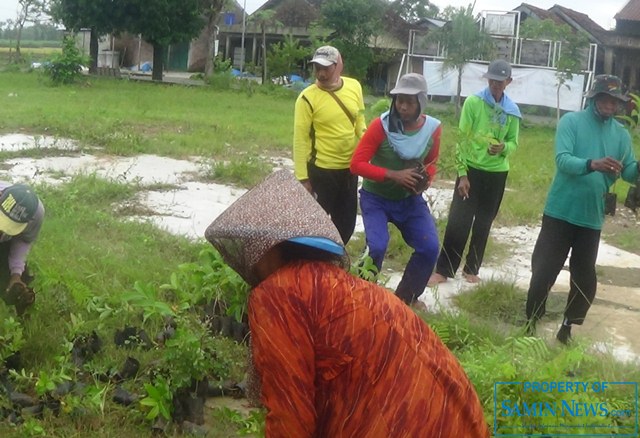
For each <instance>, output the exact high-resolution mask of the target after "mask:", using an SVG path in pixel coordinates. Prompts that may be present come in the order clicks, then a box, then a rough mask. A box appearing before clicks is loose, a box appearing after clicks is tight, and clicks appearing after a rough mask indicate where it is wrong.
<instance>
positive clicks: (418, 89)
mask: <svg viewBox="0 0 640 438" xmlns="http://www.w3.org/2000/svg"><path fill="white" fill-rule="evenodd" d="M426 92H427V80H426V79H425V78H424V76H422V75H421V74H419V73H407V74H406V75H403V76H402V77H401V78H400V79H399V80H398V84H397V85H396V86H395V88H394V89H393V90H391V91H389V94H392V95H393V94H410V95H416V94H420V93H425V94H426Z"/></svg>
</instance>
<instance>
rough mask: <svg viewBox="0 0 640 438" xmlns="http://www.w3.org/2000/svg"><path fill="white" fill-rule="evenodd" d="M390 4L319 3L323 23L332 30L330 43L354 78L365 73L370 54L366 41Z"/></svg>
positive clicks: (368, 0)
mask: <svg viewBox="0 0 640 438" xmlns="http://www.w3.org/2000/svg"><path fill="white" fill-rule="evenodd" d="M389 7H390V6H389V4H388V3H387V2H386V1H384V0H328V1H327V2H325V3H324V4H323V5H322V9H321V12H322V15H323V24H324V25H326V26H327V27H329V28H331V29H333V30H334V33H333V34H332V44H333V45H335V46H336V48H338V50H340V52H341V53H342V55H343V58H344V59H346V60H347V62H345V71H346V72H347V73H349V74H351V75H352V76H354V77H355V78H357V79H360V80H362V79H364V78H365V76H366V73H367V69H368V67H369V64H370V63H371V60H372V56H373V55H372V52H371V48H370V47H369V40H370V38H371V37H372V36H373V35H375V34H377V33H378V31H379V29H380V27H381V26H382V17H383V16H384V13H385V11H386V9H387V8H389Z"/></svg>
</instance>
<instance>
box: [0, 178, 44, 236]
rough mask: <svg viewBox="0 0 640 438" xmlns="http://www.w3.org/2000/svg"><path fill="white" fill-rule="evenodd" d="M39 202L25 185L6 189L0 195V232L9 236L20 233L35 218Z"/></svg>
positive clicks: (15, 185) (16, 185)
mask: <svg viewBox="0 0 640 438" xmlns="http://www.w3.org/2000/svg"><path fill="white" fill-rule="evenodd" d="M39 202H40V201H39V200H38V197H37V196H36V194H35V193H34V192H33V190H32V189H31V187H29V186H27V185H24V184H14V185H11V186H9V187H6V188H5V189H4V190H3V191H2V195H0V232H2V233H4V234H6V235H9V236H17V235H18V234H20V233H22V232H23V231H24V229H25V228H27V225H29V222H30V221H31V220H32V219H33V218H34V217H35V215H36V212H37V210H38V204H39Z"/></svg>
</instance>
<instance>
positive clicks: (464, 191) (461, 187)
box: [457, 175, 471, 200]
mask: <svg viewBox="0 0 640 438" xmlns="http://www.w3.org/2000/svg"><path fill="white" fill-rule="evenodd" d="M457 190H458V195H460V196H462V199H463V200H466V199H469V190H471V183H470V182H469V178H468V177H467V176H466V175H465V176H461V177H460V182H458V187H457Z"/></svg>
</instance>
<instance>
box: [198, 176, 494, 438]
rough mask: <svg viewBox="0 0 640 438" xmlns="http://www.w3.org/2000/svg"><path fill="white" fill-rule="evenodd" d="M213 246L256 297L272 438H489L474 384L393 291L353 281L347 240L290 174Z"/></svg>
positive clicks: (259, 357)
mask: <svg viewBox="0 0 640 438" xmlns="http://www.w3.org/2000/svg"><path fill="white" fill-rule="evenodd" d="M205 236H206V238H207V240H209V242H211V243H212V244H213V246H214V247H215V248H216V249H218V251H219V252H220V254H221V255H222V257H223V259H224V260H225V261H226V262H227V263H228V264H229V266H231V267H232V268H233V269H234V270H236V271H237V272H238V273H239V274H240V275H241V276H242V277H243V278H244V279H245V280H246V281H247V282H249V284H250V285H251V286H252V287H253V289H252V292H251V294H250V296H249V304H248V318H249V326H250V329H251V345H252V347H251V348H252V361H253V362H252V365H251V366H250V369H251V368H253V369H254V370H255V374H256V375H257V378H258V381H259V385H258V386H259V387H260V396H261V400H262V403H263V404H264V406H265V407H266V409H267V417H266V436H267V437H268V438H275V437H278V438H280V437H296V438H311V437H349V438H372V437H373V438H375V437H380V438H382V437H384V438H395V437H397V438H399V437H419V436H425V437H426V436H428V437H441V438H445V437H449V438H454V437H455V438H458V437H474V438H483V437H488V436H489V429H488V426H487V424H486V423H485V420H484V415H483V411H482V406H481V404H480V401H479V399H478V396H477V394H476V392H475V390H474V388H473V385H472V384H471V382H470V381H469V379H468V378H467V376H466V375H465V373H464V370H463V369H462V367H461V366H460V364H459V363H458V362H457V360H456V359H455V357H454V356H453V354H452V353H451V352H450V351H449V350H448V349H447V347H446V346H445V345H444V344H443V343H442V342H441V341H440V339H439V338H438V337H437V335H436V334H435V333H434V332H433V331H431V329H430V328H429V327H428V326H427V325H426V324H425V323H424V322H423V321H422V320H421V319H420V318H419V317H418V316H417V315H416V314H415V313H414V312H413V311H412V310H411V309H410V308H409V307H408V306H406V305H405V304H403V302H402V301H400V300H399V299H398V298H397V297H395V296H394V295H393V294H392V293H389V291H388V290H386V289H384V288H382V287H380V286H378V285H375V284H373V283H370V282H368V281H365V280H362V279H359V278H357V277H355V276H352V275H351V274H349V273H348V272H347V271H346V268H347V267H348V258H347V256H346V253H345V250H344V246H343V244H342V240H341V237H340V234H339V233H338V231H337V229H336V228H335V226H334V225H333V223H332V222H331V219H330V218H329V216H328V215H327V214H326V213H325V211H324V210H323V209H322V207H320V205H319V204H318V203H317V202H315V200H314V198H313V196H312V195H311V194H309V192H308V191H307V190H306V189H305V188H304V187H303V185H302V184H300V183H299V182H298V181H297V179H296V178H295V177H294V175H293V174H292V173H290V172H288V171H286V170H282V171H279V172H276V173H273V174H271V175H270V176H269V177H267V179H266V180H265V181H264V182H262V183H261V184H259V185H258V186H256V187H255V188H253V189H252V190H250V191H249V192H247V193H245V194H244V195H243V196H242V197H241V198H239V199H238V200H237V201H236V202H235V203H234V204H232V205H231V206H230V207H229V208H228V209H227V210H226V211H224V212H223V213H222V214H221V215H220V216H219V217H218V218H216V219H215V220H214V221H213V222H212V223H211V225H210V226H209V227H208V228H207V230H206V232H205Z"/></svg>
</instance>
